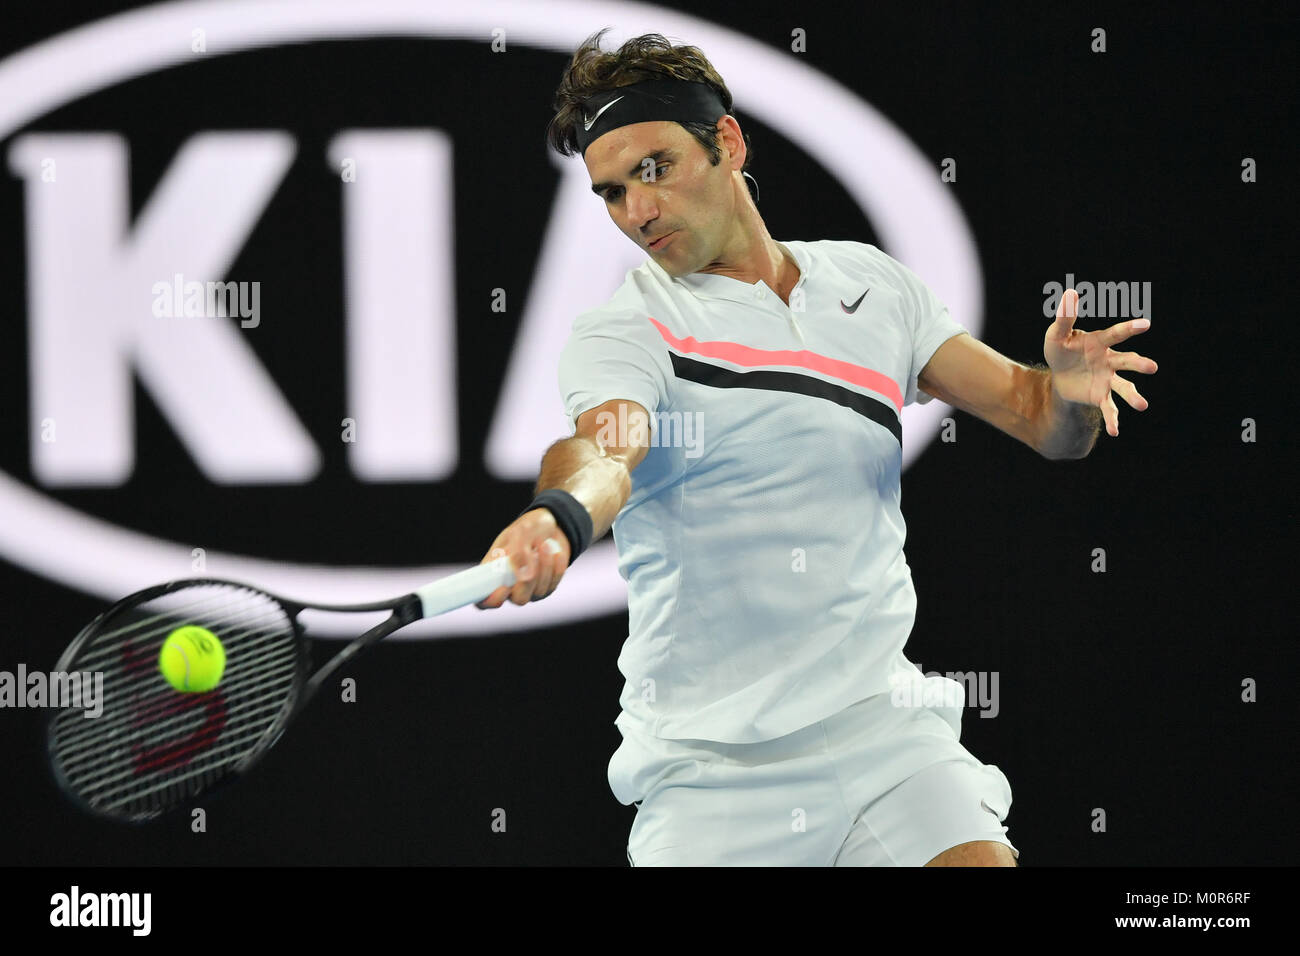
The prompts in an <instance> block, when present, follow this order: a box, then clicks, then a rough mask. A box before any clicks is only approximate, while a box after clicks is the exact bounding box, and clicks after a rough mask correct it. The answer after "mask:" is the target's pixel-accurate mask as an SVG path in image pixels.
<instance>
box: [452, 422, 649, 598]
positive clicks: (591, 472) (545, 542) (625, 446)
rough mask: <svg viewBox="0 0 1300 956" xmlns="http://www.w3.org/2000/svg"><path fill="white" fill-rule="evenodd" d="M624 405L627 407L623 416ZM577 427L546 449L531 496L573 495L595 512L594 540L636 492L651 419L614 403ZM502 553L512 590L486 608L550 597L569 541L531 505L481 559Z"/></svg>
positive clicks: (548, 514) (566, 560)
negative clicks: (558, 492)
mask: <svg viewBox="0 0 1300 956" xmlns="http://www.w3.org/2000/svg"><path fill="white" fill-rule="evenodd" d="M620 406H626V409H625V410H623V411H622V412H621V413H620ZM620 422H623V423H625V427H623V428H620V427H619V423H620ZM576 424H577V427H576V430H575V432H574V434H573V436H572V437H571V438H562V439H560V440H559V441H557V442H555V443H554V444H553V445H551V447H550V448H548V449H547V450H546V454H545V455H544V456H543V457H542V466H541V470H540V473H539V475H538V478H537V485H536V487H535V488H534V492H533V493H534V494H540V493H541V492H543V491H546V490H548V489H550V488H558V489H560V490H562V491H567V492H568V493H569V494H571V495H573V497H574V498H576V499H577V500H578V502H579V503H580V504H581V505H582V506H583V507H584V508H586V509H587V512H588V514H590V515H591V524H592V536H591V540H592V541H597V540H599V539H600V538H601V537H602V536H603V535H604V534H605V532H606V531H608V530H609V529H610V528H611V527H612V526H613V524H614V519H615V518H616V517H618V513H619V512H620V511H622V510H623V505H624V504H626V503H627V499H628V496H629V495H630V494H631V493H632V470H633V469H634V468H636V466H637V465H639V464H641V462H642V460H643V459H644V458H645V456H646V452H647V451H648V450H649V448H650V416H649V414H648V413H647V412H646V410H645V408H644V407H643V406H642V405H640V404H639V403H637V402H633V401H629V400H627V399H612V400H610V401H608V402H605V403H604V404H602V405H597V406H596V407H595V408H592V409H589V410H587V411H585V412H583V413H582V414H581V415H579V416H578V421H577V423H576ZM502 554H508V555H510V562H511V564H512V565H513V566H514V569H515V584H514V587H512V588H498V589H497V590H496V591H494V592H492V594H491V595H490V596H489V597H488V598H487V599H486V600H484V601H481V602H480V603H479V605H478V606H479V607H481V608H496V607H500V606H501V605H502V604H504V603H505V600H506V598H507V597H509V598H510V600H511V601H512V602H513V603H515V604H527V603H528V602H529V601H540V600H541V599H542V598H544V597H546V596H547V595H549V594H550V593H551V592H552V591H554V590H555V588H556V587H557V586H558V585H559V583H560V579H561V578H562V577H563V576H564V572H565V569H567V568H568V566H569V541H568V539H567V538H566V537H565V536H564V532H563V531H562V530H560V527H559V525H558V524H557V523H556V521H555V516H554V515H553V514H551V512H550V509H548V508H534V509H533V510H531V511H527V512H525V513H524V514H522V515H520V516H519V517H518V518H516V519H515V520H514V521H512V522H511V523H510V524H509V525H507V526H506V528H505V530H503V531H502V532H501V533H500V534H499V535H497V538H496V540H495V541H493V542H492V547H490V548H489V549H488V553H487V555H485V556H484V558H483V561H484V562H487V561H490V560H493V559H495V558H498V557H500V556H501V555H502Z"/></svg>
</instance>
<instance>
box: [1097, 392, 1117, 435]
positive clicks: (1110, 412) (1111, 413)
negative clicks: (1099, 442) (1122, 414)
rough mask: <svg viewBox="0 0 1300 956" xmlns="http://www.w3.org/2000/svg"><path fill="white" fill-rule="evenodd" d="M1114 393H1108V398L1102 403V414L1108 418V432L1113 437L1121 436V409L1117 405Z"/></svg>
mask: <svg viewBox="0 0 1300 956" xmlns="http://www.w3.org/2000/svg"><path fill="white" fill-rule="evenodd" d="M1112 394H1113V393H1111V392H1107V393H1106V400H1105V401H1104V402H1102V403H1101V414H1102V417H1103V418H1104V419H1106V434H1107V435H1109V436H1110V437H1111V438H1118V437H1119V409H1118V408H1116V407H1115V399H1114V398H1112V397H1111V396H1112Z"/></svg>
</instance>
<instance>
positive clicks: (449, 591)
mask: <svg viewBox="0 0 1300 956" xmlns="http://www.w3.org/2000/svg"><path fill="white" fill-rule="evenodd" d="M514 583H515V570H514V568H513V567H511V565H510V556H509V555H506V556H505V557H501V558H497V559H496V560H495V561H489V562H488V563H487V564H480V565H478V566H476V567H473V568H469V569H468V570H465V571H458V572H456V573H455V574H449V575H447V577H445V578H440V579H439V580H437V581H434V582H433V583H432V584H426V585H425V586H424V587H422V588H418V589H417V590H416V592H415V596H416V597H418V598H419V599H420V604H421V606H422V608H423V616H424V617H434V616H436V615H438V614H443V613H445V612H447V611H453V610H455V609H456V608H458V607H464V606H465V605H466V604H476V603H478V602H479V601H481V600H483V599H484V598H485V597H487V596H488V595H490V594H491V593H492V592H493V591H495V590H496V589H497V588H501V587H510V586H511V585H513V584H514Z"/></svg>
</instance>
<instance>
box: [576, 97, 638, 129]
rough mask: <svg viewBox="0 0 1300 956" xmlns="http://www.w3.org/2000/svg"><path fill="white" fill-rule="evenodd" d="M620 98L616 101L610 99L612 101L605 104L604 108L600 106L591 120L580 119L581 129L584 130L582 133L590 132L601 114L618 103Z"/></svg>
mask: <svg viewBox="0 0 1300 956" xmlns="http://www.w3.org/2000/svg"><path fill="white" fill-rule="evenodd" d="M626 95H627V94H624V96H626ZM622 98H623V97H622V96H620V97H618V98H617V99H612V100H610V101H609V102H608V103H606V104H605V105H604V106H602V107H601V108H600V109H598V110H596V115H595V116H593V117H592V118H591V119H587V118H586V117H585V116H584V117H583V118H582V128H583V130H584V131H587V130H590V129H591V127H592V124H594V123H595V122H596V120H598V119H600V114H601V113H603V112H605V110H607V109H609V108H610V107H611V106H613V105H614V104H615V103H617V102H618V101H619V100H621V99H622Z"/></svg>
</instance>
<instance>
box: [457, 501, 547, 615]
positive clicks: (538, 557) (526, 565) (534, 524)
mask: <svg viewBox="0 0 1300 956" xmlns="http://www.w3.org/2000/svg"><path fill="white" fill-rule="evenodd" d="M506 554H508V555H509V556H510V566H511V567H513V568H514V569H515V583H514V587H509V588H506V587H500V588H497V589H496V590H495V591H493V592H492V593H491V594H489V595H488V596H487V597H486V598H484V599H483V600H482V601H479V602H478V604H477V605H475V606H476V607H481V608H483V609H484V610H487V609H490V608H496V607H500V606H501V605H502V604H504V603H505V602H506V598H509V599H510V600H511V601H512V602H513V603H515V604H520V605H523V604H527V603H528V602H529V601H540V600H541V599H542V598H544V597H546V596H547V595H549V594H550V593H551V592H553V591H554V590H555V589H556V588H557V587H558V586H559V584H560V579H561V578H562V577H564V572H565V570H566V569H567V568H568V567H569V539H568V538H566V537H565V536H564V532H563V531H561V530H560V528H559V525H557V524H556V523H555V516H554V515H553V514H551V512H550V510H549V509H547V508H534V509H533V510H532V511H526V512H524V513H523V514H521V515H520V516H519V517H518V518H516V519H515V520H514V521H512V522H511V523H510V524H508V525H507V526H506V528H505V530H504V531H502V532H501V533H500V534H499V535H497V539H496V540H495V541H493V542H492V547H490V548H489V549H488V553H487V554H486V555H484V556H483V560H482V561H480V562H479V563H480V564H487V563H488V562H489V561H495V560H496V559H497V558H499V557H501V556H502V555H506Z"/></svg>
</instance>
